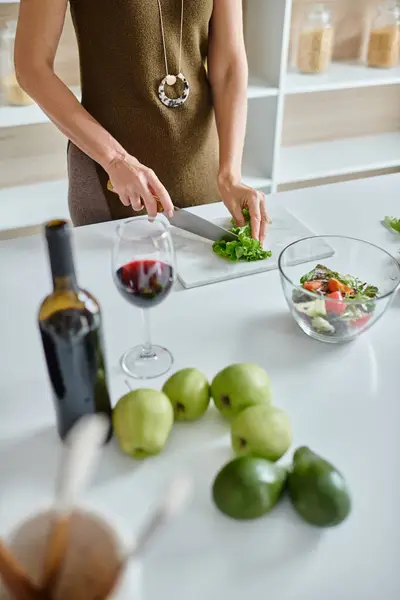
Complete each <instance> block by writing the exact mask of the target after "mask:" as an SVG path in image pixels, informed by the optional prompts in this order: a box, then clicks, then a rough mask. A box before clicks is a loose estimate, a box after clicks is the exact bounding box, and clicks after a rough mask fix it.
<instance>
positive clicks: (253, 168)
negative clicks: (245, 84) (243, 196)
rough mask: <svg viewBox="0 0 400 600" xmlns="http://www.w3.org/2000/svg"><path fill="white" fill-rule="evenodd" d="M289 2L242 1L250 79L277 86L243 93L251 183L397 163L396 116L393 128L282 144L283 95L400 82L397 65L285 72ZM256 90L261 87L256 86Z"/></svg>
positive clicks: (266, 188)
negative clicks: (246, 101) (311, 72)
mask: <svg viewBox="0 0 400 600" xmlns="http://www.w3.org/2000/svg"><path fill="white" fill-rule="evenodd" d="M293 1H294V0H279V1H277V0H245V5H244V8H245V15H244V16H245V39H246V47H247V54H248V60H249V72H250V80H251V81H257V80H258V81H261V82H269V84H270V86H271V88H270V89H271V90H272V89H273V90H276V93H274V94H272V93H271V94H270V95H268V96H267V95H265V94H264V95H263V94H261V93H258V94H256V93H254V94H249V116H248V128H247V136H246V144H245V160H244V172H245V175H246V176H247V175H248V176H249V179H248V181H249V183H251V185H253V186H254V187H257V188H259V189H263V190H264V191H266V192H268V191H273V192H274V191H276V190H277V187H278V185H281V184H289V183H290V184H291V183H296V182H304V181H312V180H316V179H323V178H328V177H336V176H341V175H349V174H353V173H354V174H359V173H363V172H367V171H368V172H371V171H374V170H378V169H386V168H392V167H400V118H399V131H393V132H389V133H381V134H377V135H372V136H371V135H366V136H365V137H349V138H343V139H335V140H333V141H332V140H330V141H326V142H321V141H320V142H315V143H308V144H298V145H293V146H282V130H283V124H284V123H283V118H284V107H285V101H286V100H287V99H289V97H293V96H294V95H296V94H297V95H300V94H316V93H322V92H324V93H325V92H334V91H337V90H356V89H357V88H373V87H377V86H391V85H400V67H398V68H394V69H370V68H368V67H366V66H364V65H362V64H360V63H358V62H337V63H335V62H334V63H332V65H331V67H330V68H329V71H328V72H327V73H325V74H321V75H303V74H300V73H297V72H294V71H291V70H290V68H288V51H289V41H290V27H291V13H292V4H293ZM262 88H263V86H262V85H261V89H262ZM254 89H259V88H258V86H257V85H255V86H254ZM246 179H247V178H246ZM268 181H269V182H270V183H269V185H268Z"/></svg>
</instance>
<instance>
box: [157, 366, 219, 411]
mask: <svg viewBox="0 0 400 600" xmlns="http://www.w3.org/2000/svg"><path fill="white" fill-rule="evenodd" d="M163 392H164V394H166V395H167V396H168V398H169V399H170V401H171V404H172V407H173V409H174V416H175V420H176V421H195V420H196V419H199V418H200V417H201V416H202V415H204V413H205V412H206V410H207V408H208V405H209V403H210V384H209V383H208V380H207V377H206V376H205V375H203V373H201V371H199V370H198V369H182V370H181V371H178V372H177V373H174V375H172V376H171V377H170V378H169V379H168V381H166V383H165V384H164V387H163Z"/></svg>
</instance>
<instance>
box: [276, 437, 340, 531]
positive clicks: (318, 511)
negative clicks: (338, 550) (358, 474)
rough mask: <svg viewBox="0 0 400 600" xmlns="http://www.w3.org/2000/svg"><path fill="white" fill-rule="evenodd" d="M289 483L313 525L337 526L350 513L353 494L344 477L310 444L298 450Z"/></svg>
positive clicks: (292, 495)
mask: <svg viewBox="0 0 400 600" xmlns="http://www.w3.org/2000/svg"><path fill="white" fill-rule="evenodd" d="M287 487H288V492H289V496H290V499H291V501H292V504H293V506H294V508H295V510H296V511H297V512H298V514H299V515H300V516H301V517H302V518H303V519H304V520H305V521H307V523H310V524H311V525H316V526H317V527H334V526H335V525H339V524H340V523H342V522H343V521H344V520H345V519H346V518H347V517H348V515H349V514H350V511H351V498H350V493H349V490H348V487H347V484H346V481H345V479H344V477H343V476H342V474H341V473H340V472H339V471H338V470H337V469H336V468H335V467H334V466H333V465H332V464H331V463H329V462H328V461H327V460H325V459H324V458H322V457H321V456H319V455H318V454H315V453H314V452H312V451H311V450H310V449H309V448H307V447H301V448H298V449H297V450H296V452H295V453H294V456H293V467H292V470H291V471H290V472H289V475H288V485H287Z"/></svg>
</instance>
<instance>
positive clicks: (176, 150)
mask: <svg viewBox="0 0 400 600" xmlns="http://www.w3.org/2000/svg"><path fill="white" fill-rule="evenodd" d="M161 6H162V10H163V20H164V31H165V41H166V49H167V59H168V67H169V71H170V73H171V74H174V75H176V74H177V71H178V60H179V33H180V18H181V0H161ZM70 8H71V14H72V19H73V23H74V27H75V31H76V35H77V39H78V45H79V55H80V67H81V81H82V104H83V106H84V107H85V108H86V109H87V110H88V111H89V113H90V114H91V115H93V117H95V118H96V119H97V120H98V121H99V122H100V123H101V125H103V126H104V127H105V129H106V130H107V131H109V132H110V133H111V135H112V136H113V137H115V138H116V139H117V140H118V141H119V142H120V143H121V145H122V146H123V147H124V148H125V149H126V150H127V152H129V153H130V154H132V155H133V156H135V157H136V158H137V159H138V160H139V161H140V162H141V163H143V164H144V165H146V166H148V167H150V168H152V169H153V170H154V171H155V173H156V174H157V176H158V178H159V179H160V181H161V182H162V183H163V184H164V186H165V187H166V188H167V190H168V191H169V193H170V195H171V198H172V201H173V203H174V204H175V206H178V207H187V206H192V205H197V204H205V203H209V202H215V201H217V200H219V196H218V190H217V170H218V138H217V132H216V126H215V119H214V111H213V103H212V95H211V89H210V85H209V82H208V78H207V71H206V68H205V62H206V58H207V51H208V33H209V23H210V19H211V14H212V10H213V0H184V25H183V41H182V66H181V71H182V72H183V74H184V75H185V77H186V79H187V80H188V82H189V85H190V95H189V98H188V100H187V102H186V103H185V104H184V105H183V106H180V107H178V108H168V107H166V106H164V105H163V104H162V103H161V101H160V99H159V97H158V86H159V84H160V82H161V80H162V79H163V77H164V76H165V75H166V73H165V63H164V53H163V46H162V37H161V27H160V16H159V9H158V2H157V0H70ZM167 90H168V95H169V96H173V95H174V94H175V96H179V95H180V93H181V89H179V85H178V84H177V85H176V86H174V87H173V88H167ZM68 173H69V206H70V212H71V218H72V220H73V223H74V224H75V225H85V224H89V223H95V222H100V221H106V220H110V219H119V218H124V217H127V216H131V215H132V214H134V213H133V210H132V208H131V207H124V206H123V205H122V203H121V202H120V200H119V197H118V196H117V195H115V194H113V193H112V192H109V191H108V190H107V180H108V176H107V174H106V172H105V171H104V170H103V169H102V168H101V167H100V166H99V165H98V164H97V163H95V162H94V161H92V160H91V159H90V158H89V157H87V156H86V155H85V154H83V153H82V152H81V151H80V150H79V149H78V148H76V147H75V146H74V145H73V144H69V148H68Z"/></svg>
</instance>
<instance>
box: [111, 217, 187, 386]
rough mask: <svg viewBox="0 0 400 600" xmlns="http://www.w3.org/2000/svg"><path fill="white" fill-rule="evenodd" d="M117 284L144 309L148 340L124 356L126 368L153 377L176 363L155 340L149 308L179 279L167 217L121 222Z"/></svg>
mask: <svg viewBox="0 0 400 600" xmlns="http://www.w3.org/2000/svg"><path fill="white" fill-rule="evenodd" d="M112 269H113V277H114V281H115V285H116V286H117V289H118V291H119V292H120V294H121V295H122V297H123V298H125V299H126V300H127V301H128V302H131V303H132V304H134V305H136V306H139V307H140V308H141V309H142V313H143V321H144V329H145V342H144V344H143V345H141V346H136V347H134V348H131V349H130V350H127V351H126V352H125V353H124V354H123V356H122V357H121V367H122V369H123V371H124V372H125V373H126V374H127V375H129V376H131V377H135V378H136V379H152V378H154V377H159V376H160V375H163V374H164V373H166V372H167V371H169V369H170V368H171V366H172V363H173V357H172V354H171V353H170V352H169V350H167V349H166V348H162V347H161V346H155V345H153V344H152V343H151V336H150V320H149V319H150V316H149V309H150V308H152V307H153V306H157V304H160V302H162V301H163V300H165V298H166V297H167V296H168V294H169V293H170V291H171V289H172V286H173V284H174V280H175V250H174V244H173V241H172V238H171V235H170V233H169V230H168V226H167V224H166V221H165V220H163V217H157V218H155V219H149V217H148V216H144V217H134V218H132V219H129V220H128V221H125V222H123V223H121V224H120V225H118V227H117V239H116V242H115V245H114V250H113V257H112Z"/></svg>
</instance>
